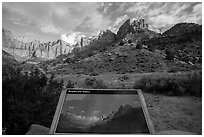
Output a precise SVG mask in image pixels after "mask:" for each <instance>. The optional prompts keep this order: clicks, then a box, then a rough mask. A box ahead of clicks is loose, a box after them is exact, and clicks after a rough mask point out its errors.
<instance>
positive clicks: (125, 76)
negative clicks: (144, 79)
mask: <svg viewBox="0 0 204 137" xmlns="http://www.w3.org/2000/svg"><path fill="white" fill-rule="evenodd" d="M129 78H130V77H129V76H127V75H123V76H122V77H119V78H118V80H120V81H124V80H128V79H129Z"/></svg>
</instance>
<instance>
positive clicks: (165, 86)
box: [133, 73, 202, 96]
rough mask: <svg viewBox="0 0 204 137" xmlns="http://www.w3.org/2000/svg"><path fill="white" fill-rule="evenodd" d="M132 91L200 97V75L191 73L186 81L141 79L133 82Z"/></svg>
mask: <svg viewBox="0 0 204 137" xmlns="http://www.w3.org/2000/svg"><path fill="white" fill-rule="evenodd" d="M133 88H134V89H142V90H143V91H144V92H150V93H162V94H166V95H174V96H181V95H194V96H201V95H202V75H201V74H198V73H191V74H189V75H188V77H187V79H176V78H149V77H143V78H142V79H140V80H139V81H135V83H134V85H133Z"/></svg>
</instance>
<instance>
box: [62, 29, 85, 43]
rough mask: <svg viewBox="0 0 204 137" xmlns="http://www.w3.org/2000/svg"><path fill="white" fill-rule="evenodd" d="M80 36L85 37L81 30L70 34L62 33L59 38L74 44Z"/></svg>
mask: <svg viewBox="0 0 204 137" xmlns="http://www.w3.org/2000/svg"><path fill="white" fill-rule="evenodd" d="M81 37H85V35H84V34H83V33H81V32H74V33H70V34H62V35H61V40H63V41H65V42H67V43H69V44H70V45H75V44H77V42H79V41H80V40H81Z"/></svg>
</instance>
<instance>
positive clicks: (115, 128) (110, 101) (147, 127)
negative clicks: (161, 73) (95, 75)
mask: <svg viewBox="0 0 204 137" xmlns="http://www.w3.org/2000/svg"><path fill="white" fill-rule="evenodd" d="M73 133H77V134H154V127H153V124H152V122H151V119H150V117H149V113H148V110H147V107H146V104H145V101H144V97H143V95H142V92H141V90H135V89H66V90H64V91H63V92H62V93H61V96H60V99H59V102H58V106H57V109H56V112H55V116H54V118H53V122H52V125H51V128H50V134H73Z"/></svg>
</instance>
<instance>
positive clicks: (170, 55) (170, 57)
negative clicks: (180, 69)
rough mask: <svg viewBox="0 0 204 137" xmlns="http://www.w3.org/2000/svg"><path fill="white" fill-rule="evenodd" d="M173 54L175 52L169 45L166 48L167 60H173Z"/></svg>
mask: <svg viewBox="0 0 204 137" xmlns="http://www.w3.org/2000/svg"><path fill="white" fill-rule="evenodd" d="M175 54H176V52H175V50H174V49H172V48H170V47H169V48H168V49H166V59H167V60H173V59H174V57H175Z"/></svg>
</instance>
